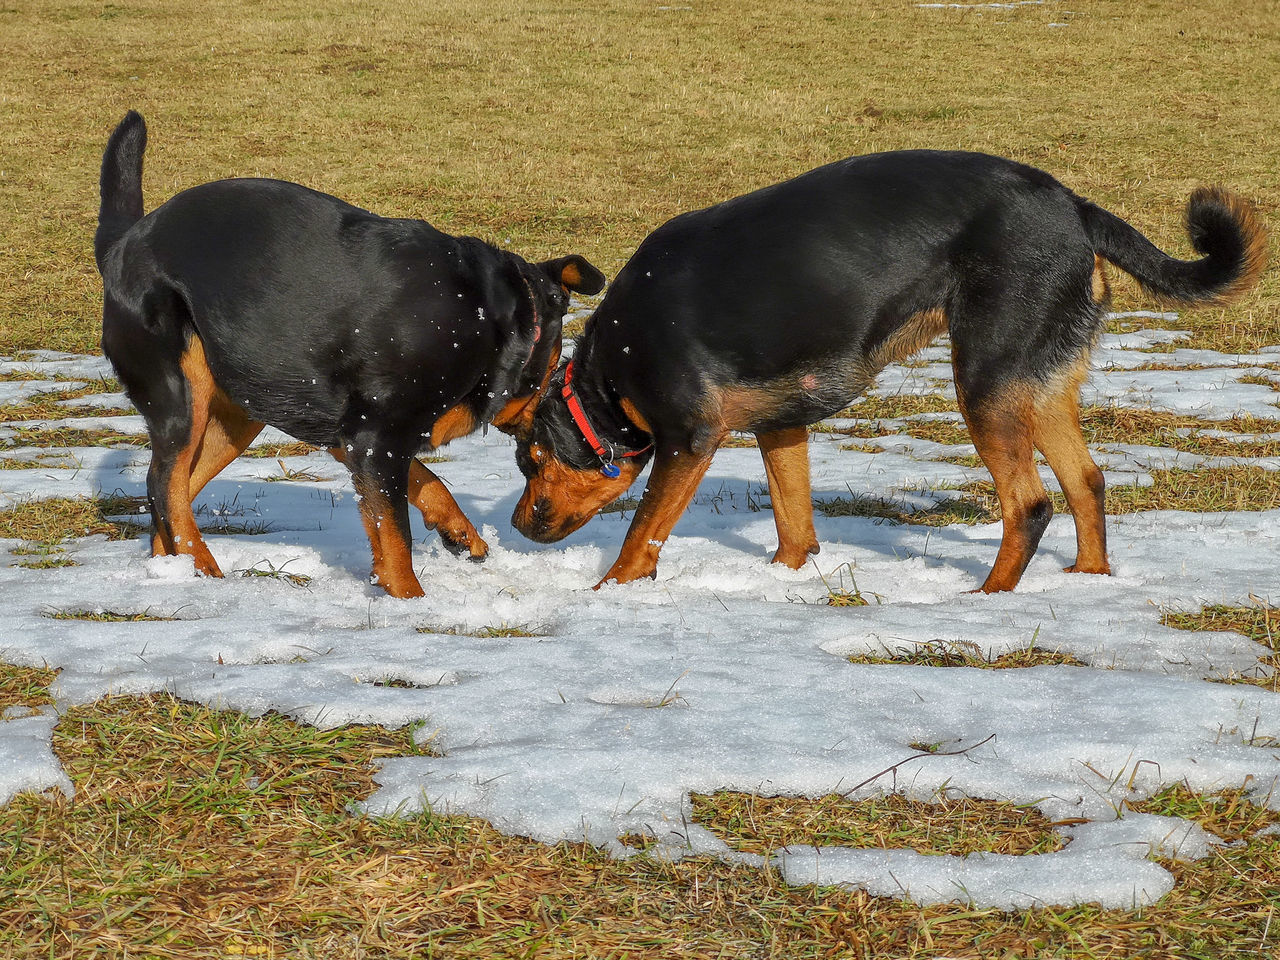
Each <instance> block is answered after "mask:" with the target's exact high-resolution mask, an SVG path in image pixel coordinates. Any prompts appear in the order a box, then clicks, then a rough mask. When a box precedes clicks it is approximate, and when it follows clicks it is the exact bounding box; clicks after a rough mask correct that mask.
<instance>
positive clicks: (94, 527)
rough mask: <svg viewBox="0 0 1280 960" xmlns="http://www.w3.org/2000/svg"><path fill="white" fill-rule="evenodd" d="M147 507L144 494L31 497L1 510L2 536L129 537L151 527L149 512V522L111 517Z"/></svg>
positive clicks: (41, 540)
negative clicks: (135, 495) (67, 497)
mask: <svg viewBox="0 0 1280 960" xmlns="http://www.w3.org/2000/svg"><path fill="white" fill-rule="evenodd" d="M145 507H146V499H145V498H144V497H125V496H118V495H117V496H108V497H92V498H83V499H74V500H69V499H62V498H57V497H51V498H49V499H47V500H29V501H27V502H26V503H22V504H19V505H18V506H16V507H12V508H10V509H8V510H4V511H0V537H7V538H12V539H16V540H27V541H30V542H31V543H33V544H42V545H52V544H58V543H61V542H62V541H64V540H66V539H67V538H69V537H90V536H94V535H95V534H105V535H106V537H107V538H108V539H110V540H129V539H132V538H134V537H136V536H138V534H139V533H141V532H142V531H143V530H145V529H149V526H150V522H151V519H150V516H149V515H148V514H146V513H141V514H140V516H141V517H142V518H143V519H144V520H145V521H146V523H145V524H144V523H142V522H139V523H133V522H131V521H125V520H110V519H108V518H110V517H118V516H121V515H124V514H131V515H139V508H144V509H145Z"/></svg>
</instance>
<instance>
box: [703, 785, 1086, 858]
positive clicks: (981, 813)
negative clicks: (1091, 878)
mask: <svg viewBox="0 0 1280 960" xmlns="http://www.w3.org/2000/svg"><path fill="white" fill-rule="evenodd" d="M690 800H691V802H692V805H693V817H694V820H695V821H696V822H697V823H700V824H701V825H702V826H704V827H707V828H708V829H709V830H711V831H712V832H713V833H715V834H717V835H718V836H719V837H720V838H721V839H723V840H724V841H725V842H726V843H729V844H730V845H731V846H733V847H734V849H737V850H741V851H743V852H746V853H759V854H765V853H771V852H773V851H775V850H780V849H784V848H786V847H789V846H797V845H812V846H840V847H864V848H865V847H871V848H885V849H907V850H915V851H916V852H917V853H925V854H944V855H950V856H960V857H963V856H967V855H968V854H971V853H979V852H990V853H1002V854H1008V855H1013V856H1018V855H1029V854H1036V853H1052V852H1054V851H1055V850H1060V849H1061V848H1062V847H1063V840H1062V837H1061V835H1059V834H1057V833H1055V832H1054V831H1053V829H1052V824H1051V823H1050V822H1049V821H1048V820H1046V819H1045V818H1044V817H1043V816H1042V815H1041V814H1040V813H1038V812H1037V811H1036V810H1034V809H1032V808H1027V807H1017V806H1014V805H1013V804H1010V803H1002V802H999V801H995V800H977V799H972V798H967V797H966V798H958V799H954V798H948V797H945V796H941V795H940V796H938V797H936V798H935V799H934V800H933V801H932V802H925V801H921V800H910V799H908V798H906V797H904V796H902V795H901V794H888V795H886V796H883V797H873V798H871V799H868V800H849V799H848V798H846V797H843V796H840V795H839V794H831V795H828V796H825V797H819V798H817V799H808V798H805V797H759V796H755V795H753V794H749V793H736V792H730V791H726V792H723V793H716V794H711V795H706V794H693V795H692V796H691V797H690Z"/></svg>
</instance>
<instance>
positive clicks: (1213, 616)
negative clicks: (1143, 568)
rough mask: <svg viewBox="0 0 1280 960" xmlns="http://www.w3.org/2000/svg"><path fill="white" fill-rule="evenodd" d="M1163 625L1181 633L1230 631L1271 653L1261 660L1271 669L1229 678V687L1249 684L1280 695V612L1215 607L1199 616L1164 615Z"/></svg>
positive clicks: (1207, 609) (1260, 608)
mask: <svg viewBox="0 0 1280 960" xmlns="http://www.w3.org/2000/svg"><path fill="white" fill-rule="evenodd" d="M1160 622H1161V623H1163V624H1164V625H1165V626H1166V627H1174V628H1176V629H1178V630H1230V631H1233V632H1234V633H1239V634H1242V635H1243V636H1246V637H1248V638H1249V639H1250V640H1254V641H1256V642H1257V643H1260V644H1262V645H1263V646H1265V647H1269V648H1270V649H1271V654H1270V655H1268V656H1263V657H1261V658H1260V659H1259V663H1260V665H1262V666H1264V667H1269V668H1270V676H1263V675H1262V673H1264V672H1266V671H1254V672H1253V673H1251V674H1243V675H1239V676H1232V677H1229V678H1227V679H1226V680H1225V681H1223V682H1226V683H1249V684H1253V685H1255V686H1259V687H1265V688H1266V689H1268V690H1272V691H1275V692H1280V610H1277V609H1276V608H1274V607H1269V606H1265V605H1262V604H1259V605H1258V606H1254V607H1229V606H1224V605H1213V606H1207V607H1203V608H1201V609H1200V610H1199V611H1196V612H1183V611H1176V610H1165V611H1162V613H1161V616H1160Z"/></svg>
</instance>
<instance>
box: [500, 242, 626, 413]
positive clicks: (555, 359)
mask: <svg viewBox="0 0 1280 960" xmlns="http://www.w3.org/2000/svg"><path fill="white" fill-rule="evenodd" d="M520 277H521V281H522V286H523V289H522V290H521V291H519V292H520V293H522V294H525V295H526V296H527V297H528V299H529V302H530V304H531V306H532V311H531V316H530V317H529V318H528V324H529V327H530V329H529V330H522V331H521V332H522V337H521V338H517V339H518V341H519V343H518V344H517V345H516V346H515V347H514V349H517V350H519V349H524V350H527V351H528V355H527V357H520V356H515V357H513V358H512V359H513V361H514V363H515V364H516V365H517V366H519V373H518V374H517V375H516V377H515V378H514V382H513V383H512V384H511V385H510V386H508V387H507V388H506V397H507V399H506V400H505V401H504V402H503V404H502V406H501V407H500V408H499V409H498V411H497V412H496V413H494V414H493V415H492V416H491V417H490V418H489V420H490V422H491V423H492V424H493V425H494V426H495V427H496V428H498V429H499V430H501V431H502V432H503V433H509V434H511V435H512V436H515V437H517V438H524V437H527V436H528V435H529V431H530V429H531V428H532V425H533V415H534V411H535V410H536V409H537V407H538V398H539V397H540V396H541V395H542V394H543V392H545V390H546V389H547V386H548V384H549V383H550V380H551V376H552V374H554V373H555V370H556V366H557V365H558V364H559V363H560V348H561V344H562V330H561V328H562V325H563V323H564V315H565V314H566V313H567V312H568V310H569V294H570V293H581V294H584V295H586V296H592V295H594V294H597V293H599V292H600V291H601V290H603V289H604V284H605V276H604V274H603V273H601V272H600V271H599V270H597V269H596V268H595V267H593V266H592V265H591V264H590V263H588V262H587V259H586V258H585V257H580V256H578V255H576V254H573V255H570V256H567V257H560V258H558V259H556V260H547V261H545V262H543V263H536V264H532V263H526V264H523V266H522V268H521V270H520ZM521 362H522V363H523V365H522V366H520V364H521Z"/></svg>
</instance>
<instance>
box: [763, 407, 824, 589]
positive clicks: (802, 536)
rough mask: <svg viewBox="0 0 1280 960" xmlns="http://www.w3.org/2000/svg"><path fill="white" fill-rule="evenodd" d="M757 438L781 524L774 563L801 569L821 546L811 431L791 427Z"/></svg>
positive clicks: (777, 519) (771, 496)
mask: <svg viewBox="0 0 1280 960" xmlns="http://www.w3.org/2000/svg"><path fill="white" fill-rule="evenodd" d="M756 440H757V441H758V442H759V444H760V455H761V456H762V457H763V458H764V471H765V475H766V476H767V477H768V478H769V499H770V500H772V501H773V521H774V523H775V524H777V527H778V552H777V553H775V554H774V555H773V562H774V563H785V564H786V565H787V566H788V567H790V568H791V569H792V570H799V569H800V568H801V567H803V566H804V565H805V564H806V563H808V562H809V556H810V555H811V554H815V553H817V552H818V550H819V549H820V548H819V546H818V536H817V534H816V533H814V530H813V500H812V497H811V495H810V488H809V431H808V429H807V428H805V427H789V428H787V429H785V430H774V431H772V432H770V433H757V434H756Z"/></svg>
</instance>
